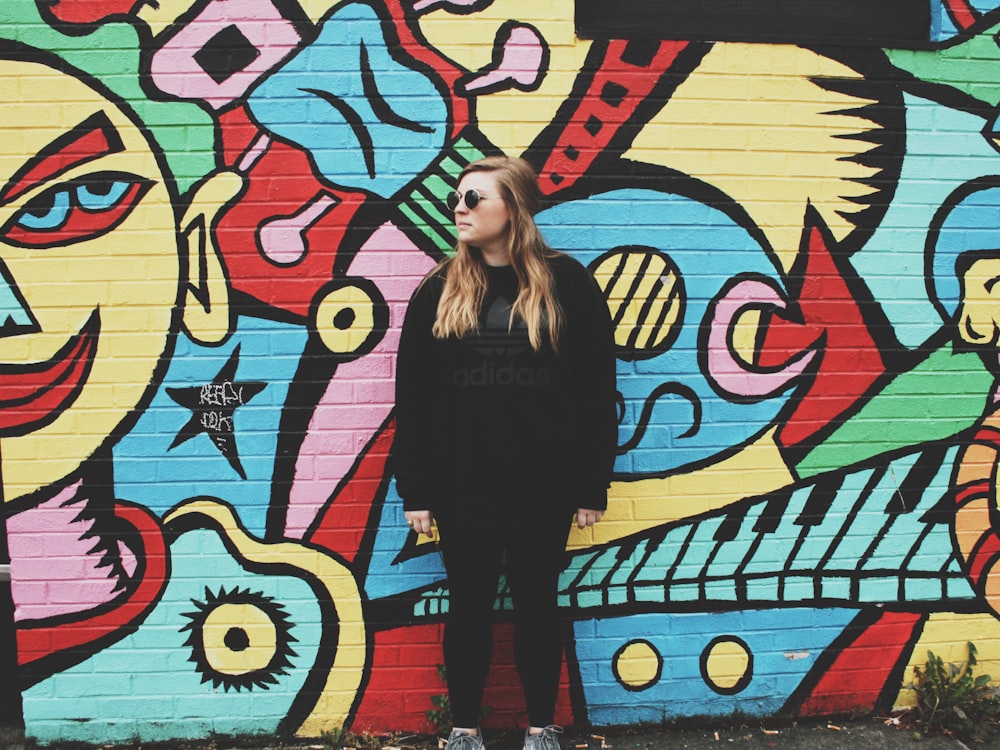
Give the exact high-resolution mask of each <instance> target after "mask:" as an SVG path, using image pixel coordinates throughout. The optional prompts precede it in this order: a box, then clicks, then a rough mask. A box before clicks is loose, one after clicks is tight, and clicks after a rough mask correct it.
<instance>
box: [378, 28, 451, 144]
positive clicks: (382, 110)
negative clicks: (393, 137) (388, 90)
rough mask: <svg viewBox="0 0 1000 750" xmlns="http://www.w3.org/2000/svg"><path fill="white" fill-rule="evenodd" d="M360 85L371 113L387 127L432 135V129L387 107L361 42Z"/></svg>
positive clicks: (387, 103) (387, 104)
mask: <svg viewBox="0 0 1000 750" xmlns="http://www.w3.org/2000/svg"><path fill="white" fill-rule="evenodd" d="M360 67H361V85H362V86H363V89H364V93H365V98H366V99H367V100H368V103H369V104H370V105H371V108H372V112H374V113H375V116H376V117H377V118H378V119H379V120H381V121H382V122H384V123H386V124H387V125H392V126H394V127H397V128H402V129H403V130H409V131H410V132H412V133H433V132H434V128H432V127H431V126H430V125H424V124H422V123H419V122H414V121H413V120H409V119H407V118H405V117H403V116H402V115H400V114H397V113H396V112H395V111H393V109H392V107H390V106H389V102H387V101H386V100H385V98H384V97H383V96H382V94H381V93H380V92H379V90H378V86H376V85H375V73H374V71H373V70H372V68H371V65H370V64H369V62H368V48H367V47H365V43H364V42H361V65H360Z"/></svg>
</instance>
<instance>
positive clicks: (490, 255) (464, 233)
mask: <svg viewBox="0 0 1000 750" xmlns="http://www.w3.org/2000/svg"><path fill="white" fill-rule="evenodd" d="M469 190H475V191H476V192H477V193H479V203H478V204H476V207H475V208H471V209H470V208H469V207H468V206H467V205H466V194H467V192H468V191H469ZM458 192H459V194H460V195H461V196H462V200H460V201H459V203H458V206H456V207H455V227H456V228H457V229H458V239H459V240H461V241H462V242H464V243H465V244H466V245H470V246H472V247H477V248H479V250H480V252H482V254H483V259H484V260H485V261H486V262H487V263H488V264H489V265H492V266H500V265H507V264H508V263H509V262H510V258H509V257H508V256H507V236H508V235H509V234H510V210H509V209H508V208H507V204H506V202H504V200H503V198H502V194H501V190H500V184H499V183H498V182H497V180H496V177H494V176H493V174H492V173H491V172H471V173H469V174H467V175H465V177H463V178H462V180H461V181H460V182H459V183H458Z"/></svg>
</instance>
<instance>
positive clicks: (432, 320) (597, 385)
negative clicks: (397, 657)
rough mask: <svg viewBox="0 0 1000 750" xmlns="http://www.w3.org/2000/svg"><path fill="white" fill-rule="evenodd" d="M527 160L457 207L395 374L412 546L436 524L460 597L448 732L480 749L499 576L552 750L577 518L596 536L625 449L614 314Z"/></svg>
mask: <svg viewBox="0 0 1000 750" xmlns="http://www.w3.org/2000/svg"><path fill="white" fill-rule="evenodd" d="M540 202H541V192H540V190H539V188H538V181H537V177H536V175H535V173H534V171H533V170H532V168H531V166H530V165H529V164H528V163H527V162H526V161H524V160H522V159H516V158H509V157H502V156H501V157H489V158H486V159H482V160H480V161H477V162H473V163H472V164H470V165H468V166H467V167H466V168H465V169H464V170H463V172H462V174H461V176H460V178H459V183H458V191H457V192H456V193H454V194H452V195H451V196H449V201H448V205H449V206H450V207H451V208H452V210H453V211H454V212H455V224H456V226H457V229H458V244H457V246H456V252H455V255H454V257H452V258H450V259H449V260H446V261H444V262H443V263H442V264H441V265H440V266H438V268H436V269H435V270H434V271H432V272H431V274H430V275H429V276H428V277H427V279H426V280H425V281H424V283H423V284H422V285H421V286H420V287H419V288H418V289H417V291H416V293H415V294H414V296H413V298H412V300H411V301H410V306H409V308H408V309H407V313H406V319H405V322H404V324H403V332H402V338H401V340H400V344H399V355H398V360H397V372H396V438H395V445H394V453H393V455H394V462H395V472H396V486H397V489H398V491H399V494H400V496H401V497H402V498H403V505H404V510H405V514H406V520H407V522H408V523H409V525H410V527H411V528H413V530H414V531H416V532H417V533H418V534H430V533H431V526H432V524H433V523H434V522H436V523H437V526H438V531H439V533H440V540H441V552H442V555H443V559H444V565H445V570H446V572H447V575H448V585H449V591H450V595H449V612H448V620H447V624H446V626H445V635H444V660H445V670H446V677H447V683H448V693H449V697H450V703H451V709H452V718H453V720H454V723H455V728H454V729H453V730H452V732H451V736H450V737H449V740H448V750H480V749H481V748H482V747H483V740H482V737H481V736H480V733H479V730H478V720H479V714H480V708H481V701H482V696H483V687H484V685H485V683H486V677H487V673H488V671H489V666H490V657H491V649H492V641H491V629H490V622H491V614H492V610H493V603H494V600H495V598H496V594H497V583H498V579H499V576H500V573H501V563H502V562H503V561H506V574H507V581H508V584H509V587H510V593H511V597H512V599H513V602H514V658H515V662H516V664H517V669H518V674H519V676H520V679H521V684H522V687H523V690H524V695H525V701H526V703H527V708H528V720H529V723H530V726H529V728H528V729H527V731H526V732H525V740H524V746H525V748H526V750H558V748H559V742H558V738H557V737H556V733H557V732H559V731H561V730H559V728H558V727H556V726H554V725H553V719H554V715H555V703H556V697H557V694H558V683H559V674H560V669H561V664H562V628H561V625H560V622H559V612H558V604H557V591H558V580H559V573H560V571H561V570H562V567H563V565H564V562H565V560H564V556H565V548H566V541H567V537H568V535H569V529H570V522H571V519H572V517H573V514H574V513H575V515H576V522H577V525H578V526H579V527H580V528H584V527H587V526H591V525H593V524H595V523H597V522H598V521H599V520H600V519H601V516H602V514H603V511H604V509H605V508H606V506H607V487H608V484H609V482H610V479H611V470H612V464H613V463H614V455H615V449H616V441H617V416H616V407H615V403H616V390H615V362H614V341H613V333H612V324H611V320H610V315H609V313H608V307H607V304H606V303H605V301H604V298H603V296H602V294H601V291H600V289H599V288H598V286H597V284H596V283H595V281H594V279H593V278H592V277H591V275H590V274H589V273H588V272H587V270H586V269H585V268H584V267H583V266H581V265H580V264H579V263H578V262H577V261H575V260H573V259H572V258H570V257H568V256H566V255H564V254H562V253H557V252H554V251H552V250H551V249H549V248H548V247H547V246H546V244H545V241H544V240H543V239H542V236H541V234H540V233H539V231H538V229H537V227H536V226H535V222H534V220H533V218H532V216H533V215H534V214H535V213H536V212H537V210H538V208H539V206H540Z"/></svg>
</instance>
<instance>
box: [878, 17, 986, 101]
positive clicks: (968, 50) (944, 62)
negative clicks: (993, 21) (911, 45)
mask: <svg viewBox="0 0 1000 750" xmlns="http://www.w3.org/2000/svg"><path fill="white" fill-rule="evenodd" d="M997 28H998V26H996V25H995V26H992V27H990V28H988V29H986V30H985V31H983V32H981V33H979V34H977V35H976V36H974V37H972V38H971V39H969V40H968V41H966V42H963V43H962V44H956V45H955V46H954V47H946V48H943V49H935V50H913V49H887V50H885V53H886V55H887V56H888V57H889V61H890V62H892V64H893V65H895V66H896V67H897V68H901V69H902V70H905V71H907V72H909V73H912V74H913V75H914V76H916V77H917V78H919V79H921V80H923V81H931V82H933V83H942V84H945V85H947V86H951V87H952V88H955V89H958V90H959V91H962V92H964V93H966V94H968V95H969V96H972V97H975V98H976V99H979V100H980V101H982V102H985V103H987V104H989V105H995V104H997V103H998V102H1000V46H998V44H997V41H996V39H994V36H995V35H996V33H997Z"/></svg>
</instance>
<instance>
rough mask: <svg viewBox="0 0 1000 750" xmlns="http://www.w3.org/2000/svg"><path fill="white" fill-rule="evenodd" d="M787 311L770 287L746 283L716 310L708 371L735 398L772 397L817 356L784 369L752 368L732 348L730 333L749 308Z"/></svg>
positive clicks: (790, 364) (723, 299) (739, 284)
mask: <svg viewBox="0 0 1000 750" xmlns="http://www.w3.org/2000/svg"><path fill="white" fill-rule="evenodd" d="M751 306H752V307H776V308H780V309H784V308H785V300H784V299H783V298H782V297H781V295H780V294H779V293H778V292H777V290H776V289H774V288H773V287H772V286H770V285H769V284H766V283H764V282H762V281H754V280H750V279H748V280H745V281H741V282H740V283H738V284H736V285H735V286H734V287H733V288H732V289H730V290H729V291H728V292H726V295H725V296H724V297H723V298H722V299H721V300H719V302H718V304H717V305H716V307H715V314H714V315H713V317H712V325H711V330H710V331H709V334H708V372H709V376H710V377H711V378H712V379H713V380H714V381H715V382H716V383H717V384H718V386H719V387H720V388H722V389H723V390H724V391H727V392H728V393H731V394H733V395H735V396H757V397H762V396H768V395H770V394H774V393H777V392H779V391H780V390H781V389H782V388H784V387H785V386H786V385H787V384H788V383H790V382H791V381H792V380H794V379H795V378H797V377H799V376H800V375H801V374H802V373H803V371H804V370H805V369H806V368H807V367H808V366H809V363H810V362H811V361H812V359H813V357H814V356H815V354H816V352H815V351H810V352H807V353H806V354H805V356H802V357H800V358H799V359H796V360H794V361H793V362H791V363H789V364H788V365H787V366H785V367H784V368H783V369H781V370H777V371H775V372H764V371H761V370H752V369H748V366H747V364H746V363H745V362H743V361H742V360H740V359H739V358H738V357H736V355H735V354H734V353H733V352H732V350H731V349H730V348H729V334H730V330H731V328H732V326H733V324H734V323H735V322H736V319H737V318H738V317H739V315H740V313H741V312H742V311H744V310H745V309H746V308H748V307H751Z"/></svg>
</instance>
